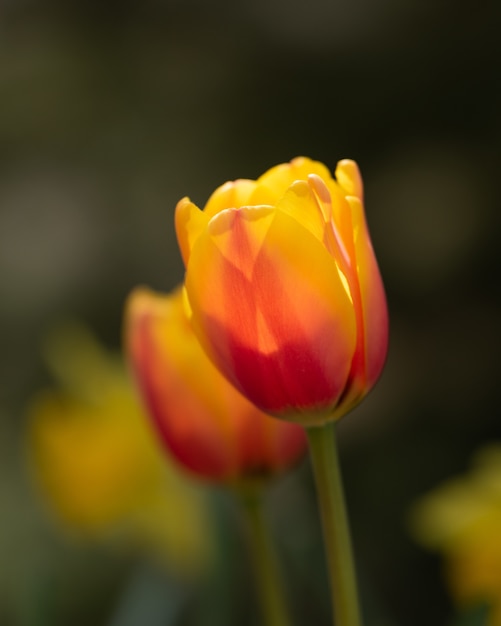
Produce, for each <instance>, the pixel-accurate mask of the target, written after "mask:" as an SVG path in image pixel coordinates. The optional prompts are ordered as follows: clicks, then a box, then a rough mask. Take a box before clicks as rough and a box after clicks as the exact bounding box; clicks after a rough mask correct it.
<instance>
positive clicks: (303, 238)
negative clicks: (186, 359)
mask: <svg viewBox="0 0 501 626" xmlns="http://www.w3.org/2000/svg"><path fill="white" fill-rule="evenodd" d="M335 176H336V179H334V178H333V177H332V176H331V174H330V172H329V170H328V169H327V168H326V167H325V166H324V165H323V164H321V163H318V162H315V161H311V160H310V159H307V158H302V157H300V158H296V159H294V160H293V161H291V162H290V163H288V164H282V165H278V166H276V167H274V168H272V169H270V170H269V171H267V172H266V173H265V174H263V175H262V176H261V177H260V178H258V179H257V180H256V181H253V180H236V181H234V182H228V183H226V184H224V185H222V186H221V187H219V188H218V189H217V190H216V191H215V192H214V193H213V194H212V196H211V197H210V199H209V201H208V202H207V204H206V206H205V209H204V210H203V211H201V210H200V209H199V208H198V207H197V206H195V204H193V203H192V202H191V201H190V200H189V199H188V198H184V199H182V200H181V201H180V202H179V203H178V205H177V208H176V230H177V236H178V241H179V245H180V249H181V253H182V256H183V259H184V263H185V266H186V281H185V289H186V295H187V302H188V307H189V311H190V316H191V323H192V326H193V329H194V332H195V334H196V336H197V337H198V339H199V341H200V343H201V345H202V346H203V348H204V350H205V352H206V353H207V355H208V356H209V358H210V359H211V360H212V362H213V363H214V364H215V365H216V366H217V368H218V369H219V370H220V371H221V372H222V373H223V374H224V376H225V377H226V378H227V379H228V380H229V381H231V383H232V384H233V385H234V386H235V387H237V388H238V389H239V390H240V391H241V392H242V394H243V395H244V396H246V397H247V398H248V399H249V400H251V401H252V402H253V403H254V404H255V405H256V406H258V407H259V408H260V409H262V410H263V411H266V412H267V413H270V414H273V415H275V416H277V417H282V418H285V419H289V420H291V421H296V422H300V423H302V424H303V425H305V426H312V425H320V424H323V423H325V422H327V421H331V420H334V419H337V418H339V417H341V416H342V415H344V414H345V413H346V412H347V411H349V410H350V409H352V408H353V407H354V406H355V405H356V404H358V402H360V400H361V399H362V398H363V397H364V396H365V395H366V393H367V392H368V391H369V390H370V389H371V388H372V387H373V385H374V383H375V382H376V380H377V378H378V377H379V375H380V373H381V370H382V368H383V364H384V361H385V357H386V351H387V343H388V315H387V307H386V299H385V294H384V289H383V284H382V281H381V277H380V273H379V269H378V266H377V262H376V259H375V256H374V252H373V248H372V245H371V241H370V237H369V232H368V229H367V224H366V220H365V216H364V207H363V188H362V179H361V176H360V173H359V170H358V167H357V165H356V163H354V162H353V161H349V160H344V161H340V162H339V163H338V165H337V168H336V172H335Z"/></svg>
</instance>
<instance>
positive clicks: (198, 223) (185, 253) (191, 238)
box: [174, 198, 209, 267]
mask: <svg viewBox="0 0 501 626" xmlns="http://www.w3.org/2000/svg"><path fill="white" fill-rule="evenodd" d="M174 222H175V228H176V235H177V241H178V244H179V249H180V250H181V256H182V257H183V261H184V265H185V267H186V266H187V265H188V259H189V258H190V253H191V249H192V247H193V243H194V242H195V241H196V240H197V239H198V237H199V236H200V233H201V232H202V231H203V230H204V229H205V228H206V227H207V223H208V222H209V218H208V217H207V215H205V214H204V213H203V211H201V210H200V209H199V208H198V207H197V206H196V205H195V204H193V202H191V200H190V199H189V198H183V199H182V200H180V201H179V202H178V203H177V206H176V212H175V216H174Z"/></svg>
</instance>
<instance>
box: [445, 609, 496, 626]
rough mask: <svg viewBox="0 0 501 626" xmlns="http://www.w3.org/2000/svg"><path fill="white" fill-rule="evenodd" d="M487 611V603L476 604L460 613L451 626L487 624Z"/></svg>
mask: <svg viewBox="0 0 501 626" xmlns="http://www.w3.org/2000/svg"><path fill="white" fill-rule="evenodd" d="M489 612H490V607H489V605H488V604H480V605H476V606H474V607H473V608H470V609H468V610H467V611H465V612H464V613H462V614H461V615H460V616H459V618H458V619H456V620H454V621H453V622H452V625H451V626H488V617H489Z"/></svg>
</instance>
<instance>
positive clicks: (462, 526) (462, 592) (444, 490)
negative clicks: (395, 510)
mask: <svg viewBox="0 0 501 626" xmlns="http://www.w3.org/2000/svg"><path fill="white" fill-rule="evenodd" d="M410 521H411V528H412V531H413V534H414V536H415V537H416V539H417V540H418V541H419V542H420V543H421V544H423V545H424V546H426V547H428V548H430V549H433V550H437V551H439V552H441V553H443V555H444V557H445V575H446V580H447V584H448V587H449V589H450V592H451V595H452V597H453V598H454V600H455V601H456V603H457V604H458V606H460V607H468V606H470V605H473V604H475V603H481V602H487V603H489V604H490V605H491V606H492V611H491V614H490V617H489V622H488V623H489V626H501V444H495V445H490V446H488V447H486V448H483V449H482V450H480V451H479V452H478V453H477V455H476V456H475V459H474V463H473V467H472V470H471V472H470V473H469V474H468V475H466V476H463V477H459V478H455V479H451V480H450V481H448V482H446V483H444V484H443V485H441V486H439V487H438V488H437V489H436V490H434V491H432V492H431V493H429V494H428V495H426V496H425V497H423V498H422V499H421V500H420V501H419V502H418V503H417V504H416V505H415V507H414V509H413V510H412V511H411V517H410Z"/></svg>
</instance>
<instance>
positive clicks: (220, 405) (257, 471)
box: [125, 288, 306, 483]
mask: <svg viewBox="0 0 501 626" xmlns="http://www.w3.org/2000/svg"><path fill="white" fill-rule="evenodd" d="M125 342H126V351H127V354H128V357H129V360H130V362H131V364H132V368H133V371H134V373H135V376H136V379H137V381H138V386H139V389H140V391H141V393H142V396H143V399H144V401H145V404H146V406H147V408H148V410H149V412H150V414H151V416H152V418H153V420H154V422H155V424H156V427H157V429H158V432H159V433H160V435H161V438H162V440H163V442H164V443H165V445H166V447H167V448H168V450H169V451H170V452H171V453H172V455H173V456H174V457H175V458H176V459H177V460H178V461H179V462H180V463H181V464H182V465H183V466H184V467H185V468H187V469H188V470H190V471H191V472H193V473H195V474H197V475H198V476H200V477H203V478H206V479H209V480H214V481H222V482H226V483H234V482H241V481H242V480H246V479H251V480H252V479H254V478H257V479H259V478H261V477H267V476H269V475H272V474H274V473H276V472H279V471H280V470H283V469H285V468H287V467H289V466H291V465H292V464H294V463H295V462H296V461H298V459H300V458H301V456H302V455H303V453H304V452H305V448H306V438H305V434H304V432H303V429H302V428H301V427H299V426H297V425H295V424H287V423H284V422H280V421H278V420H275V419H273V418H271V417H268V416H267V415H264V414H263V413H262V412H261V411H259V410H258V409H257V408H256V407H255V406H254V405H252V404H251V403H250V402H249V401H248V400H246V399H245V398H244V397H243V396H242V395H241V394H240V393H239V392H238V391H237V390H236V389H234V387H233V386H232V385H230V384H229V383H228V382H227V381H226V379H225V378H223V376H222V375H221V374H220V373H219V372H218V371H217V369H216V368H215V367H214V366H213V365H212V363H211V362H210V361H209V359H208V358H207V356H206V355H205V354H204V352H203V350H202V348H201V347H200V345H199V343H198V341H197V339H196V337H195V335H194V334H193V331H192V329H191V326H190V324H189V322H188V320H187V318H186V315H185V311H184V306H183V294H182V291H181V289H179V290H177V291H175V292H174V293H173V294H172V295H169V296H162V295H158V294H155V293H153V292H151V291H149V290H147V289H144V288H138V289H136V290H135V291H134V292H133V293H132V294H131V296H130V298H129V301H128V304H127V309H126V320H125Z"/></svg>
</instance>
